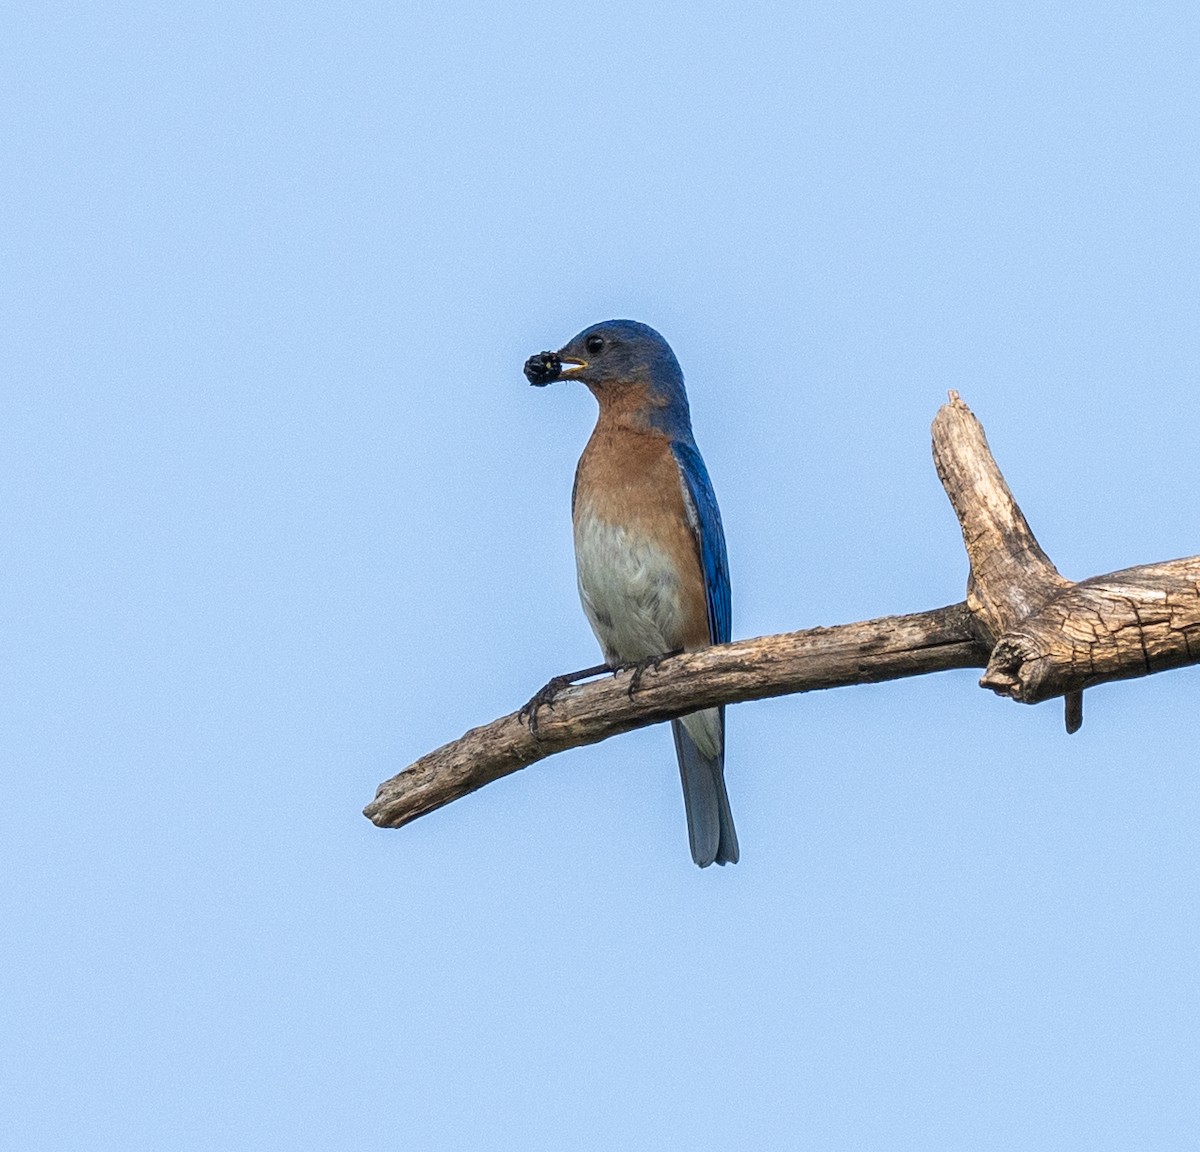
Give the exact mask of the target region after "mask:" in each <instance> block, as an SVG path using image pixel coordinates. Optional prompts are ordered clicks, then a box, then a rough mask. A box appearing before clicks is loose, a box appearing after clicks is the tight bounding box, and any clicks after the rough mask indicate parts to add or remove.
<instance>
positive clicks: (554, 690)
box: [517, 664, 616, 736]
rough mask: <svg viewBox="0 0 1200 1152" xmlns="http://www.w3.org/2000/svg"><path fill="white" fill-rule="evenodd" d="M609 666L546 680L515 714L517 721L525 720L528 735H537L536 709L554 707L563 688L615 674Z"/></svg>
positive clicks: (601, 665)
mask: <svg viewBox="0 0 1200 1152" xmlns="http://www.w3.org/2000/svg"><path fill="white" fill-rule="evenodd" d="M615 671H616V669H615V668H613V666H612V665H611V664H596V665H595V666H594V667H591V668H581V669H580V670H579V671H578V672H564V673H563V674H562V675H561V676H555V677H553V678H551V679H550V680H547V681H546V683H545V684H543V685H542V687H541V688H539V689H538V690H537V691H536V692H535V693H534V694H533V695H532V696H531V697H530V698H529V701H528V702H527V703H526V704H525V705H524V706H523V707H522V708H521V711H520V712H518V713H517V719H518V720H525V721H526V722H527V723H528V725H529V734H530V735H531V736H536V735H537V714H538V709H539V708H541V707H542V705H543V704H548V705H550V707H551V708H553V707H554V697H555V696H557V695H558V694H559V693H560V692H561V691H562V690H563V689H564V688H569V687H570V686H571V685H572V684H574V683H576V682H577V681H579V680H589V679H591V677H593V676H600V675H603V674H604V673H605V672H615Z"/></svg>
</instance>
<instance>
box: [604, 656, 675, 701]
mask: <svg viewBox="0 0 1200 1152" xmlns="http://www.w3.org/2000/svg"><path fill="white" fill-rule="evenodd" d="M682 651H683V649H682V648H676V649H675V650H674V651H672V652H660V653H658V655H657V656H647V657H646V659H645V660H638V661H637V662H636V663H635V664H626V665H624V666H623V667H621V668H619V669H617V671H619V672H624V671H625V670H626V669H628V668H632V669H633V675H632V676H631V677H630V678H629V699H630V700H632V699H633V694H634V693H635V692H636V691H637V690H638V689H639V688H640V687H641V686H642V677H643V676H645V675H646V673H647V672H649V671H650V669H651V668H653V669H656V670H657V668H658V666H659V665H660V664H661V663H662V662H663V661H664V660H669V659H670V658H671V657H672V656H678V655H679V653H680V652H682Z"/></svg>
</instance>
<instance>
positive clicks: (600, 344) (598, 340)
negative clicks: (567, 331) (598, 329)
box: [585, 336, 604, 356]
mask: <svg viewBox="0 0 1200 1152" xmlns="http://www.w3.org/2000/svg"><path fill="white" fill-rule="evenodd" d="M585 346H586V348H587V350H588V351H589V352H590V353H591V354H592V355H593V356H595V355H597V354H598V353H599V352H601V351H603V349H604V337H603V336H589V337H588V338H587V340H586V342H585Z"/></svg>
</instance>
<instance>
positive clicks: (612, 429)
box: [525, 320, 739, 868]
mask: <svg viewBox="0 0 1200 1152" xmlns="http://www.w3.org/2000/svg"><path fill="white" fill-rule="evenodd" d="M525 376H526V378H527V379H528V380H529V382H530V383H531V384H533V385H535V386H538V387H543V386H545V385H547V384H551V383H553V382H555V381H558V380H578V381H580V382H581V383H583V384H584V385H586V386H587V388H588V390H589V391H590V392H591V393H592V395H593V396H594V397H595V398H596V400H597V402H598V404H599V415H598V417H597V420H596V426H595V428H594V430H593V431H592V435H591V438H590V439H589V440H588V442H587V446H586V447H585V448H584V450H583V454H582V456H581V457H580V459H579V464H578V466H577V468H576V470H575V483H574V487H573V488H572V491H571V515H572V523H573V527H574V538H575V568H576V576H577V582H578V587H579V597H580V600H581V601H582V603H583V611H584V614H585V615H586V616H587V619H588V622H589V623H590V624H591V627H592V631H593V633H595V636H596V639H597V640H598V641H599V644H600V648H601V651H602V652H603V654H604V659H605V661H606V663H605V665H602V666H600V668H599V669H589V670H588V671H589V672H596V671H606V670H607V671H615V670H616V669H617V668H619V667H621V666H623V665H629V664H639V665H640V664H643V663H651V662H654V661H655V659H656V658H661V657H663V656H665V655H668V654H670V653H674V652H678V651H682V650H691V649H696V648H704V647H707V646H708V645H710V644H724V643H727V642H728V641H729V637H730V630H731V616H730V611H731V598H730V585H729V563H728V558H727V556H726V551H725V531H724V528H723V527H722V525H721V513H720V509H719V508H718V507H717V498H716V496H715V494H714V493H713V487H712V482H711V481H710V479H709V476H708V469H707V468H706V467H705V465H704V459H703V457H702V456H701V455H700V450H699V449H698V448H697V447H696V441H695V437H694V436H693V434H692V421H691V413H690V410H689V407H688V398H687V392H686V391H685V390H684V383H683V372H682V370H681V369H680V367H679V361H678V360H677V359H676V358H675V353H674V352H673V351H672V350H671V346H670V345H669V344H668V343H667V342H666V340H664V339H663V337H662V336H661V335H659V333H658V332H656V331H655V330H654V329H653V328H651V327H650V326H649V325H646V324H641V323H639V322H637V321H635V320H607V321H604V322H602V323H599V324H593V325H592V326H591V327H589V328H585V329H584V330H583V331H582V332H580V333H579V334H578V335H577V336H575V337H574V338H573V339H571V340H570V341H568V342H567V344H565V345H564V346H563V347H562V348H561V349H559V350H558V351H557V352H542V353H539V354H537V355H535V356H531V357H530V358H529V359H528V360H527V361H526V362H525ZM585 674H586V673H576V674H574V677H579V676H582V675H585ZM567 679H570V678H567ZM558 682H559V683H561V682H563V678H559V679H558ZM551 683H552V684H554V683H555V681H552V682H551ZM535 700H536V697H535ZM531 703H532V702H531ZM535 716H536V709H535ZM671 729H672V732H673V734H674V738H675V753H676V758H677V760H678V762H679V775H680V778H681V780H682V782H683V799H684V808H685V810H686V813H687V826H688V840H689V845H690V847H691V853H692V859H693V860H694V861H695V862H696V863H697V864H698V865H699V866H700V867H701V868H707V867H708V866H709V865H710V864H713V863H716V864H733V863H736V862H737V859H738V854H739V853H738V840H737V832H736V831H735V830H734V826H733V814H732V812H731V811H730V807H729V794H728V792H727V790H726V787H725V709H724V707H723V706H722V707H719V708H706V709H704V710H703V711H700V712H693V713H691V714H690V715H688V716H683V717H680V718H679V719H677V720H672V721H671Z"/></svg>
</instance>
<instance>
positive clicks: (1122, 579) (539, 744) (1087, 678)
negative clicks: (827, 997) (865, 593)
mask: <svg viewBox="0 0 1200 1152" xmlns="http://www.w3.org/2000/svg"><path fill="white" fill-rule="evenodd" d="M933 456H934V464H935V466H936V468H937V472H938V476H939V477H940V478H941V481H942V484H943V486H944V487H945V489H946V494H947V496H949V498H950V502H951V504H952V505H953V507H954V511H955V514H956V515H957V516H958V520H959V523H960V525H961V527H962V533H963V543H964V544H965V546H966V550H967V558H968V560H969V561H970V566H971V573H970V577H969V579H968V583H967V599H966V601H965V602H964V603H961V604H953V605H950V606H949V607H946V608H937V609H934V610H933V611H930V612H916V613H913V614H911V615H907V616H886V617H882V618H880V619H877V620H866V621H863V622H861V623H857V624H842V625H838V626H837V627H833V628H811V629H807V630H805V631H802V632H788V633H784V634H782V635H778V636H763V637H759V638H758V639H755V640H740V641H737V642H736V643H733V644H723V645H719V646H717V647H714V648H706V649H704V650H703V651H699V652H687V653H683V654H681V655H678V656H673V657H670V658H668V659H665V660H663V661H661V662H660V663H659V664H658V665H657V666H656V667H650V668H647V669H645V670H643V671H641V672H634V671H631V670H626V671H623V672H620V673H618V674H616V675H613V676H607V675H606V676H604V677H602V678H600V679H598V680H593V681H591V682H590V683H586V684H581V685H578V686H574V687H569V688H565V689H563V690H562V691H560V692H559V693H557V694H556V695H555V696H554V697H553V700H552V702H551V703H549V704H544V705H542V706H541V707H540V708H539V709H538V710H537V712H536V725H534V726H531V724H530V714H529V711H528V709H522V710H521V711H519V712H513V713H511V714H509V715H508V716H502V717H501V718H500V719H499V720H493V721H492V722H491V723H490V724H485V725H483V726H481V727H479V728H473V729H471V731H469V732H467V733H466V734H465V735H464V736H462V737H460V738H459V739H458V740H455V741H452V742H451V743H449V744H445V745H443V746H442V747H441V748H438V749H436V750H435V751H433V752H430V753H428V754H427V755H425V756H422V757H421V759H420V760H418V761H416V762H415V763H414V764H412V765H410V766H409V767H408V768H406V769H405V770H404V771H403V772H401V773H400V774H399V775H397V776H393V777H392V778H391V779H390V780H386V781H384V783H382V784H381V785H380V786H379V789H378V791H377V793H376V796H375V799H374V800H373V801H372V802H371V803H370V804H368V805H367V807H366V808H365V809H364V815H366V816H367V817H369V818H370V819H371V820H373V821H374V822H375V823H376V824H377V825H379V826H380V827H386V828H397V827H399V826H400V825H402V824H407V823H408V822H409V821H411V820H415V819H416V818H417V817H418V816H423V815H424V814H425V813H427V812H432V811H433V810H434V809H436V808H440V807H442V806H443V805H445V804H448V803H450V802H451V801H452V800H457V799H458V798H459V797H461V796H465V795H467V794H468V793H470V792H473V791H475V790H476V789H477V788H481V787H482V786H483V785H484V784H488V783H490V782H491V781H493V780H498V779H500V778H501V777H502V776H507V775H509V774H510V773H512V772H516V771H517V770H518V769H520V768H524V767H525V766H526V765H528V764H533V763H535V762H536V761H538V760H542V759H544V758H545V757H547V756H550V755H553V754H554V753H555V752H561V751H563V750H565V749H567V748H575V747H579V746H580V745H583V744H591V743H595V742H596V741H599V740H603V739H605V738H607V737H609V736H615V735H617V734H618V733H620V732H627V731H629V730H630V729H632V728H638V727H642V726H644V725H646V724H654V723H657V722H659V721H662V720H669V719H672V718H673V717H676V716H682V715H684V714H686V713H688V712H694V711H697V710H698V709H701V708H709V707H714V706H716V705H718V704H735V703H738V702H739V701H743V700H756V699H762V698H764V697H768V696H780V695H784V694H786V693H791V692H810V691H813V690H814V689H818V688H835V687H840V686H844V685H849V684H870V683H874V682H877V681H881V680H894V679H898V678H900V677H904V676H919V675H922V674H924V673H927V672H941V671H945V670H948V669H952V668H984V669H985V672H984V676H983V679H982V680H981V681H980V685H981V686H982V687H985V688H990V689H992V690H993V691H994V692H997V693H999V694H1001V695H1005V696H1009V697H1011V698H1012V699H1014V700H1019V701H1022V702H1024V703H1027V704H1035V703H1037V702H1039V701H1041V700H1046V699H1049V698H1051V697H1054V696H1064V697H1065V698H1066V716H1067V730H1068V731H1074V730H1075V729H1077V728H1078V727H1079V725H1080V724H1081V723H1082V721H1083V704H1082V695H1081V694H1082V691H1083V689H1084V688H1087V687H1089V686H1091V685H1094V684H1100V683H1103V682H1105V681H1109V680H1124V679H1129V678H1131V677H1136V676H1146V675H1148V674H1150V673H1152V672H1162V671H1165V670H1167V669H1170V668H1178V667H1181V666H1183V665H1186V664H1196V663H1200V556H1193V557H1189V558H1187V559H1183V560H1171V561H1168V562H1166V563H1161V564H1148V565H1144V566H1142V567H1138V568H1127V569H1125V570H1123V571H1121V572H1113V573H1111V574H1109V575H1106V576H1096V577H1093V578H1092V579H1090V580H1083V581H1081V582H1080V583H1078V584H1075V583H1072V582H1071V581H1070V580H1067V579H1065V578H1064V577H1063V576H1061V575H1060V574H1059V572H1058V570H1057V569H1056V568H1055V567H1054V565H1053V564H1052V563H1051V562H1050V559H1049V557H1047V555H1046V554H1045V552H1043V551H1042V549H1041V547H1040V546H1039V545H1038V542H1037V540H1036V539H1035V538H1034V535H1033V532H1032V531H1031V530H1030V528H1029V525H1028V523H1027V522H1026V520H1025V517H1024V516H1023V515H1022V514H1021V510H1020V508H1018V507H1017V503H1016V501H1015V500H1014V499H1013V496H1012V493H1011V492H1010V491H1009V489H1008V485H1007V484H1006V483H1005V482H1004V477H1003V476H1002V475H1001V473H1000V469H999V468H998V467H997V466H996V462H995V460H994V459H993V458H992V454H991V450H990V449H989V448H988V443H987V438H986V437H985V436H984V433H983V428H982V426H981V425H980V423H979V421H978V420H976V418H975V416H974V415H973V414H972V413H971V411H970V409H969V408H968V407H967V406H966V405H965V404H964V403H963V402H962V401H961V400H960V399H959V397H958V395H957V393H954V392H952V393H950V401H949V403H947V404H945V405H944V406H943V407H942V408H941V409H940V411H939V412H938V414H937V416H936V418H935V419H934V422H933Z"/></svg>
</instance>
